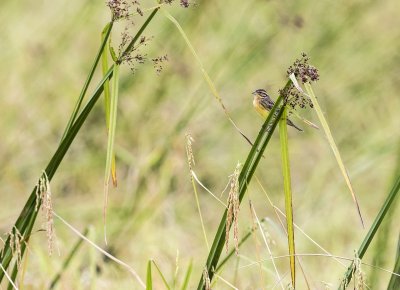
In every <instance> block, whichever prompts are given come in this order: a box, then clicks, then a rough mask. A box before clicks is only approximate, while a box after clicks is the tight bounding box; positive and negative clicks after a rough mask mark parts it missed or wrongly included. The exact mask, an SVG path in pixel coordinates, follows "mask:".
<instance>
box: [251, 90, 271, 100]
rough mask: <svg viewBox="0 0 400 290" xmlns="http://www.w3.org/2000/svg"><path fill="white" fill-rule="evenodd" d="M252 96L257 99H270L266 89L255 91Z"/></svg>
mask: <svg viewBox="0 0 400 290" xmlns="http://www.w3.org/2000/svg"><path fill="white" fill-rule="evenodd" d="M251 94H252V95H253V96H255V97H257V96H259V97H262V98H267V97H269V95H268V93H267V91H266V90H264V89H258V90H255V91H254V92H252V93H251Z"/></svg>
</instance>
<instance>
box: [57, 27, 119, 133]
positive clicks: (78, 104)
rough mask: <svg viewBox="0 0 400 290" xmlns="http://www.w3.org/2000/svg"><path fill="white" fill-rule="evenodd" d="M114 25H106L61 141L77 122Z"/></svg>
mask: <svg viewBox="0 0 400 290" xmlns="http://www.w3.org/2000/svg"><path fill="white" fill-rule="evenodd" d="M113 24H114V22H109V23H107V24H106V26H105V27H104V29H103V32H102V41H101V45H100V48H99V51H98V52H97V55H96V57H95V59H94V62H93V64H92V67H91V69H90V72H89V75H88V76H87V79H86V81H85V84H84V85H83V87H82V90H81V93H80V95H79V97H78V100H77V102H76V104H75V107H74V110H73V112H72V114H71V117H70V119H69V121H68V124H67V127H66V128H65V130H64V133H63V136H62V138H61V140H63V139H64V138H65V135H66V134H67V132H68V130H69V129H70V128H71V126H72V124H73V123H74V122H75V119H76V116H77V115H78V112H79V109H80V108H81V105H82V102H83V99H84V97H85V94H86V92H87V89H88V87H89V84H90V82H91V81H92V78H93V75H94V72H95V70H96V67H97V64H98V63H99V60H100V57H101V55H102V53H103V51H104V48H105V46H106V44H107V43H108V39H109V37H110V34H111V29H112V27H113ZM103 76H104V73H103Z"/></svg>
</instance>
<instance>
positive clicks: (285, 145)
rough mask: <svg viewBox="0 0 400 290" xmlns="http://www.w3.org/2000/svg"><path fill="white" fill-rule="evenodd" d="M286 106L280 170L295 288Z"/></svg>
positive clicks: (282, 131)
mask: <svg viewBox="0 0 400 290" xmlns="http://www.w3.org/2000/svg"><path fill="white" fill-rule="evenodd" d="M286 118H287V108H286V106H285V107H284V108H283V113H282V117H281V119H280V121H279V136H280V141H281V154H282V171H283V185H284V191H285V212H286V224H287V235H288V245H289V255H290V257H289V260H290V274H291V276H292V286H293V289H295V288H296V271H295V270H296V267H295V261H296V259H295V258H296V257H295V247H294V227H293V206H292V189H291V178H290V162H289V144H288V134H287V123H286V122H287V120H286Z"/></svg>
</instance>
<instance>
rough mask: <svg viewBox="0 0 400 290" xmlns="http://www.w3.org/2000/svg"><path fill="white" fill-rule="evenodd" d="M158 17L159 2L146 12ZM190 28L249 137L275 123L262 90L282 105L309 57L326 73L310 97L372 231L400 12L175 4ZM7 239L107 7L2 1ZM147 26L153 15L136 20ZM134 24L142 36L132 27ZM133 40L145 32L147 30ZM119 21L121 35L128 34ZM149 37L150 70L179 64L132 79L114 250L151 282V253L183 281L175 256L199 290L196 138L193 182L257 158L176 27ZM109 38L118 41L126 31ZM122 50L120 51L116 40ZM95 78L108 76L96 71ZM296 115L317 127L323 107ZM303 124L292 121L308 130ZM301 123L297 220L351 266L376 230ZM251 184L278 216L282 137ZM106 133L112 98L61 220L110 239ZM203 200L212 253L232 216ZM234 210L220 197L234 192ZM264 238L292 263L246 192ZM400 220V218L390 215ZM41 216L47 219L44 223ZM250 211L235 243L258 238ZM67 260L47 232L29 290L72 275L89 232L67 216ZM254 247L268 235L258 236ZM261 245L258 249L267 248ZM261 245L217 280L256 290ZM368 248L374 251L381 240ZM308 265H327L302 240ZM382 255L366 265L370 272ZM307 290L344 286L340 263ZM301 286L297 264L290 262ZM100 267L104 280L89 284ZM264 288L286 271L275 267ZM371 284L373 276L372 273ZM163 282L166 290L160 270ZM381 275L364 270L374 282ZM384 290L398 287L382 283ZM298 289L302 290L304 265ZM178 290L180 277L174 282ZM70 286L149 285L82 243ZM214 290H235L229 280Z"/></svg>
mask: <svg viewBox="0 0 400 290" xmlns="http://www.w3.org/2000/svg"><path fill="white" fill-rule="evenodd" d="M141 2H142V7H143V8H145V7H151V6H153V5H154V2H153V1H141ZM167 9H168V10H169V11H170V13H171V14H172V15H174V17H176V18H177V20H178V21H179V23H180V24H181V25H182V27H183V29H184V30H185V32H186V33H187V35H188V37H189V39H190V40H191V42H192V44H193V46H194V48H195V49H196V50H197V53H198V55H199V57H200V59H201V60H202V62H203V65H204V67H205V69H206V70H207V71H208V72H209V74H210V76H211V78H212V80H213V81H214V82H215V84H216V86H217V89H218V91H219V93H220V94H221V96H222V98H223V101H224V103H225V105H226V107H227V108H228V110H229V112H230V114H231V116H232V118H233V119H234V120H235V122H236V123H237V124H238V126H239V127H240V128H241V129H242V130H243V131H244V132H245V133H246V135H247V136H249V137H250V138H251V139H254V138H255V136H256V135H257V133H258V131H259V129H260V126H261V124H262V120H261V119H259V117H258V116H257V115H256V113H255V112H254V110H253V108H252V105H251V94H250V93H251V92H252V91H254V90H255V89H257V88H266V89H267V90H268V91H269V92H270V94H271V95H272V96H274V97H275V98H276V95H277V91H278V89H279V88H281V87H282V86H283V85H284V84H285V82H286V81H285V73H286V69H287V67H288V66H289V65H290V64H291V63H292V62H293V61H294V60H295V59H296V58H298V57H299V56H300V53H301V52H303V51H304V52H307V53H308V54H309V56H310V57H311V63H312V64H313V65H315V66H317V67H318V68H319V69H320V75H321V78H320V81H319V82H318V84H317V85H315V86H314V90H315V93H316V94H317V97H318V100H319V102H320V103H321V105H322V107H323V109H324V111H325V114H326V117H327V119H328V122H329V125H330V126H331V130H332V133H333V135H334V137H335V140H336V142H337V144H338V147H339V149H340V152H341V154H342V157H343V159H344V162H345V165H346V166H347V169H348V172H349V175H350V177H351V179H352V182H353V186H354V188H355V190H356V193H357V194H358V198H359V202H360V205H361V210H362V213H363V215H364V219H365V222H366V227H367V229H368V228H369V226H370V225H371V223H372V222H373V219H374V217H375V216H376V214H377V212H378V210H379V208H380V206H381V205H382V203H383V200H384V199H385V197H386V195H387V193H388V192H389V189H390V186H391V182H392V181H393V177H394V175H395V168H396V166H397V164H398V162H399V158H398V156H399V148H400V144H399V127H400V117H399V112H398V111H399V108H400V98H399V97H398V92H399V89H400V68H399V67H400V66H399V64H400V42H399V39H400V30H399V29H398V27H400V20H399V17H398V11H399V9H400V5H399V4H398V1H393V0H392V1H336V2H328V1H296V2H294V1H293V2H292V1H205V0H204V1H201V0H198V1H197V3H196V5H195V6H194V7H192V8H190V9H182V8H179V7H178V6H177V5H176V4H175V5H174V6H171V7H168V8H167ZM0 18H1V19H2V20H3V21H2V26H1V27H0V50H1V52H2V53H1V54H0V62H1V64H2V65H1V67H0V75H1V80H2V85H3V89H2V93H1V96H2V97H1V98H0V102H1V103H0V114H1V122H0V133H1V135H2V142H0V161H1V164H2V168H1V174H0V181H1V182H0V192H1V203H0V230H1V233H6V232H8V231H9V230H10V228H11V226H12V224H13V223H14V221H15V219H16V217H17V216H18V214H19V212H20V210H21V209H22V207H23V205H24V202H25V200H26V198H27V197H28V194H29V193H30V191H31V189H32V187H33V185H34V184H36V180H37V178H38V176H39V175H40V173H41V171H42V170H43V168H44V167H45V165H46V163H47V162H48V160H49V159H50V157H51V155H52V154H53V152H54V150H55V148H56V147H57V146H58V143H59V140H60V138H61V135H62V133H63V130H64V128H65V126H66V124H67V121H68V118H69V115H70V114H71V112H72V109H73V105H74V102H75V100H76V98H77V97H78V95H79V91H80V88H81V86H82V85H83V83H84V80H85V77H86V75H87V73H88V71H89V68H90V65H91V62H92V61H93V58H94V56H95V53H96V51H97V48H98V45H99V41H100V33H101V30H102V28H103V26H104V25H105V23H106V22H107V21H108V20H109V11H108V9H107V8H106V7H105V5H103V1H66V0H60V1H40V2H37V1H24V3H22V2H19V1H2V2H1V3H0ZM137 21H138V23H140V21H141V19H138V20H137ZM135 27H138V25H137V26H135ZM135 27H134V28H132V31H134V30H133V29H135ZM122 28H123V27H120V28H119V29H120V30H122ZM145 34H146V35H147V36H154V39H153V40H152V41H151V43H150V44H149V45H148V46H147V47H146V48H145V50H144V51H143V52H144V53H146V54H147V55H148V57H149V58H152V57H156V56H159V55H163V54H167V55H168V58H169V62H168V63H167V64H166V65H165V66H164V70H163V72H162V73H161V74H160V75H157V73H156V72H155V70H154V68H153V66H152V64H151V63H150V62H149V63H147V64H144V65H141V66H138V67H137V71H136V72H135V74H134V75H132V74H131V73H130V71H129V68H128V67H124V68H123V70H122V73H121V74H122V80H121V95H120V103H119V115H118V125H117V139H116V146H117V151H116V154H117V166H118V168H117V170H118V171H117V174H118V182H119V183H118V188H117V189H113V190H112V191H111V193H110V197H109V203H110V208H109V214H108V231H109V232H108V236H109V238H108V239H109V243H110V248H109V250H111V252H112V253H113V254H115V255H116V256H117V257H119V258H120V259H122V260H124V261H125V262H127V263H128V264H129V265H131V266H132V267H133V268H134V269H136V270H137V271H138V273H139V274H140V275H141V277H143V278H144V277H145V273H146V263H147V261H148V260H149V259H154V260H155V261H156V262H157V263H158V265H159V266H160V268H161V269H162V271H163V273H164V274H165V276H166V277H167V278H168V279H170V280H172V279H173V277H174V273H175V270H176V269H175V265H176V256H177V252H179V275H178V281H179V279H182V277H183V273H184V271H185V270H186V267H187V265H188V264H189V261H190V260H193V263H194V270H193V275H192V279H191V283H190V287H189V288H190V289H192V288H194V287H195V285H197V282H198V279H199V278H200V273H201V271H202V268H203V266H204V263H205V261H206V257H207V253H208V251H207V248H206V245H205V243H204V239H203V235H202V232H201V225H200V222H199V218H198V213H197V209H196V203H195V199H194V193H193V189H192V186H191V183H190V176H189V170H188V166H187V161H186V152H185V133H187V132H191V134H192V136H193V138H194V139H195V143H194V147H193V150H194V155H195V159H196V167H195V172H196V174H197V176H199V178H200V179H201V180H202V182H203V183H204V184H205V185H206V186H207V187H208V188H210V189H211V190H212V191H213V192H215V193H216V194H218V195H219V194H220V193H221V191H222V190H223V188H224V187H225V185H226V183H227V182H228V176H229V175H230V174H232V172H233V171H234V168H235V166H236V164H237V162H238V161H240V162H244V161H245V157H246V155H247V153H248V151H249V150H250V146H249V145H248V144H247V143H246V141H244V139H243V138H242V137H241V136H240V135H239V134H238V133H237V132H236V131H235V130H234V128H233V127H232V126H231V124H230V123H229V122H228V120H227V119H226V117H225V115H224V114H223V111H222V110H221V108H220V106H219V105H218V103H217V101H216V100H215V99H214V97H213V96H212V94H211V92H210V90H209V88H208V86H207V84H206V82H205V81H204V78H203V76H202V74H201V71H200V69H199V66H198V65H197V64H196V62H195V59H194V58H193V56H192V55H191V53H190V51H189V49H188V47H187V46H186V44H185V42H184V41H183V39H182V37H181V36H180V34H179V32H178V31H177V29H176V28H175V27H174V26H173V24H172V23H171V22H170V21H169V20H168V19H167V18H165V16H163V14H162V13H160V14H158V15H157V16H156V19H155V20H154V21H153V22H152V23H151V25H150V26H149V29H148V30H147V31H146V32H145ZM114 38H115V40H114V43H115V42H116V41H117V39H118V35H117V34H115V35H114ZM114 45H115V46H116V45H117V44H116V43H115V44H114ZM96 77H97V78H99V77H100V75H97V76H96ZM301 115H303V116H305V117H307V118H309V119H310V120H312V121H313V122H317V118H316V115H315V114H314V112H309V111H304V112H301ZM299 122H300V121H298V120H297V123H299ZM302 127H304V128H305V132H304V133H298V132H297V131H295V130H292V129H291V128H289V135H290V144H289V146H290V155H291V156H290V157H291V163H292V178H293V181H292V182H293V184H292V186H293V193H294V201H293V206H294V210H295V222H296V223H297V224H298V225H299V226H300V227H301V228H302V229H303V230H304V231H305V232H307V233H308V234H309V235H310V236H312V237H313V238H314V239H315V241H316V242H318V243H319V244H320V245H322V246H323V247H325V248H326V249H327V250H328V251H329V252H330V253H332V254H334V255H338V256H345V257H348V258H352V257H353V253H354V250H355V249H357V248H358V247H359V245H360V243H361V241H362V238H363V237H364V235H365V234H366V230H363V229H362V228H361V226H360V223H359V220H358V217H357V214H356V210H355V207H354V204H353V202H352V200H351V196H350V194H349V192H348V189H347V187H346V185H345V183H344V181H343V178H342V176H341V174H340V171H339V168H338V166H337V164H336V161H335V158H334V157H333V154H332V152H331V149H330V147H329V146H328V143H327V141H326V139H325V137H324V135H323V132H322V131H321V130H320V131H316V130H314V129H311V128H307V127H305V125H302ZM271 142H272V144H271V146H270V147H269V148H268V151H267V153H266V158H265V159H264V160H262V161H261V165H260V166H259V168H258V171H257V172H256V175H257V177H258V178H259V179H260V180H261V181H262V183H263V186H264V187H265V188H266V190H267V191H268V193H269V194H270V196H271V197H272V198H273V201H274V203H275V204H276V205H278V206H279V207H281V208H283V207H284V201H283V200H284V199H283V190H282V174H281V166H280V162H281V157H280V148H279V140H278V136H277V134H276V135H275V137H274V138H273V140H271ZM106 146H107V136H106V130H105V120H104V112H103V106H102V101H101V102H99V104H98V105H97V107H96V108H95V110H94V111H93V112H92V115H91V116H90V117H89V119H88V122H87V123H86V125H84V127H83V130H82V132H80V133H79V134H78V136H77V139H76V140H75V142H74V144H73V146H72V148H71V150H70V152H69V153H68V154H67V156H66V158H65V160H64V162H63V163H62V165H61V167H60V169H59V170H58V172H57V174H56V176H55V178H54V179H53V182H52V193H53V198H54V200H53V202H54V209H55V211H56V212H57V213H59V214H60V215H61V216H63V217H64V218H65V219H67V220H68V221H69V222H70V223H71V224H73V225H74V226H75V227H77V228H78V229H81V230H82V231H83V229H84V228H85V227H86V226H89V225H90V228H91V237H92V239H93V240H94V241H95V242H96V243H98V244H99V245H101V246H104V242H103V225H102V222H103V220H102V207H103V193H102V191H103V178H104V165H105V156H106ZM397 174H398V172H397ZM200 192H201V195H200V203H201V208H202V211H203V216H204V218H205V222H206V230H207V235H208V240H209V242H211V241H212V239H213V237H214V233H215V231H216V227H217V225H218V223H219V220H220V218H221V215H222V213H223V208H222V207H221V205H220V204H219V203H218V202H216V201H215V200H214V199H213V198H212V197H211V196H210V195H208V194H207V193H206V192H205V191H200ZM223 198H225V197H223ZM247 199H251V201H252V203H253V204H254V205H255V209H256V211H257V215H258V216H259V217H268V218H269V219H270V223H267V224H266V231H267V232H268V233H269V237H270V239H271V241H273V244H272V251H273V253H274V255H277V256H278V255H284V254H286V253H287V249H286V248H287V241H286V237H285V235H284V233H283V232H282V230H281V228H280V227H279V224H278V222H277V219H276V217H275V215H274V213H273V211H272V209H271V208H270V206H269V205H268V203H267V201H266V198H265V195H264V193H263V192H262V190H261V189H260V187H259V186H258V185H257V183H256V182H253V183H252V184H251V185H250V189H249V192H248V195H247ZM392 210H393V211H394V217H393V220H394V221H396V220H399V218H400V214H399V206H396V208H393V209H392ZM42 222H43V220H42V219H39V220H38V222H37V229H39V227H40V225H41V223H42ZM251 223H252V222H251V216H250V211H249V207H248V202H247V200H244V202H243V204H242V208H241V213H240V227H241V231H240V233H241V234H243V233H245V232H246V231H247V229H248V228H249V227H250V226H251ZM389 228H390V235H389V237H388V238H387V242H388V245H387V254H385V256H384V257H383V262H382V264H380V266H381V267H384V268H387V269H391V268H392V266H393V263H394V255H395V245H396V242H397V238H398V234H399V224H398V223H396V222H393V223H392V224H391V225H390V227H389ZM56 233H57V236H58V246H59V248H60V251H61V256H60V257H59V256H58V255H53V256H52V257H48V255H47V245H46V236H45V234H44V233H42V232H35V234H34V235H33V239H32V240H31V244H30V253H29V264H28V268H27V273H26V277H25V285H26V286H25V288H24V289H44V288H45V286H46V285H47V283H49V280H50V278H51V277H53V276H54V275H55V273H56V272H57V270H58V269H59V268H60V267H61V264H62V262H63V260H64V259H65V256H66V255H67V253H68V251H69V249H70V248H71V246H72V244H73V243H75V241H76V240H77V237H76V236H75V235H74V234H73V233H71V232H70V231H69V230H68V229H67V228H66V227H65V226H64V225H63V224H61V223H60V222H59V221H58V220H56ZM257 235H258V234H257ZM257 240H261V237H260V236H258V237H257ZM255 243H257V241H256V240H255V239H253V238H252V239H250V240H249V241H248V242H247V243H246V244H245V246H244V247H243V248H241V250H240V257H239V258H238V262H236V261H235V260H236V259H233V260H232V261H231V262H230V263H229V264H228V266H227V267H226V269H225V270H224V271H223V272H222V274H221V275H222V277H224V278H225V279H227V280H228V281H230V282H231V283H233V284H234V285H235V286H236V287H238V288H239V289H261V282H260V274H259V271H258V266H249V267H243V268H239V270H238V273H237V275H235V273H234V272H235V271H234V269H235V267H236V266H235V265H236V263H239V267H241V266H244V265H246V264H249V263H251V261H255V260H257V259H258V255H260V256H261V257H263V258H266V257H267V256H268V252H267V251H266V249H265V247H263V246H261V250H260V252H259V253H256V251H255V250H254V249H255ZM372 246H375V244H374V243H373V244H372ZM296 248H297V252H298V253H319V252H320V251H319V250H318V249H317V248H316V247H315V246H314V245H312V243H311V242H310V241H308V240H307V239H306V238H305V237H304V236H302V235H301V234H300V233H299V232H296ZM373 255H374V251H371V252H369V253H368V254H367V255H366V257H365V259H364V261H365V262H367V263H371V261H372V257H373ZM302 263H303V266H304V271H305V273H306V275H307V278H308V279H309V281H310V282H311V287H312V289H324V283H325V282H326V283H329V285H332V286H331V287H332V288H331V289H336V287H337V285H338V283H339V281H340V278H341V277H342V274H343V273H344V271H345V269H344V268H343V267H342V266H341V265H339V264H338V263H337V262H335V261H334V260H332V259H330V258H323V257H304V258H302ZM277 264H278V266H279V269H280V272H281V274H282V275H285V274H286V276H285V279H284V282H285V284H287V283H289V281H290V280H289V279H290V275H289V274H288V273H289V272H288V271H289V268H288V262H287V260H285V259H282V260H280V261H278V262H277ZM93 265H97V273H96V272H95V273H94V274H93V271H91V270H90V269H93V267H94V266H93ZM263 265H264V267H265V268H266V269H267V271H266V272H265V273H264V286H265V285H267V286H266V288H267V289H271V288H272V287H273V285H274V284H275V282H274V276H273V275H274V272H273V268H272V265H271V263H270V262H269V261H265V262H264V263H263ZM363 270H364V271H365V272H366V274H367V275H369V274H370V273H371V268H369V267H367V266H364V268H363ZM155 276H156V277H157V278H156V281H155V283H156V285H157V286H156V287H155V289H162V286H161V285H162V284H161V279H159V277H158V276H157V275H156V274H155ZM367 277H368V276H367ZM378 277H379V281H378V282H379V286H378V288H376V289H384V288H385V287H386V285H387V281H388V279H389V277H390V275H389V274H387V273H384V272H381V271H380V272H379V273H378ZM298 283H299V288H298V289H306V288H305V284H304V279H303V278H302V276H301V274H300V271H298ZM178 285H179V283H178ZM59 286H60V287H59V288H58V289H88V288H89V286H90V287H92V288H91V289H110V288H111V289H138V288H139V286H138V284H137V283H136V281H134V280H133V279H132V278H131V277H130V276H129V274H128V273H127V272H126V271H125V270H123V269H121V268H120V267H119V266H117V265H115V264H113V263H112V262H109V261H104V260H103V259H102V257H101V255H100V254H99V253H97V252H95V251H93V250H92V249H91V248H89V246H88V245H86V244H84V245H83V247H82V249H81V250H80V251H79V253H78V257H75V258H74V260H73V262H72V264H71V266H70V267H69V268H68V270H67V271H66V272H65V273H64V276H63V278H62V280H61V281H60V285H59ZM215 288H216V289H225V288H226V289H230V288H229V287H228V286H226V285H225V284H223V283H222V282H218V284H217V286H216V287H215Z"/></svg>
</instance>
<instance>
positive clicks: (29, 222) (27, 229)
mask: <svg viewBox="0 0 400 290" xmlns="http://www.w3.org/2000/svg"><path fill="white" fill-rule="evenodd" d="M112 74H113V68H112V67H111V68H110V69H109V70H108V73H107V74H106V76H105V77H104V78H103V79H102V80H101V81H100V83H99V84H98V86H97V88H96V89H95V92H94V93H93V95H92V96H91V98H90V100H89V102H88V103H87V105H86V106H85V108H84V109H83V110H82V112H81V113H80V115H79V117H78V118H77V119H76V121H75V122H74V124H73V125H72V127H71V129H70V130H69V131H68V132H67V135H66V136H65V138H64V139H63V140H62V141H61V144H60V145H59V147H58V148H57V150H56V152H55V153H54V155H53V157H52V158H51V160H50V162H49V164H48V165H47V167H46V169H45V172H46V174H47V177H48V179H49V181H51V179H52V178H53V176H54V174H55V172H56V171H57V169H58V167H59V165H60V163H61V161H62V160H63V158H64V156H65V154H66V153H67V151H68V149H69V147H70V146H71V144H72V141H73V140H74V139H75V137H76V135H77V134H78V132H79V130H80V128H81V127H82V125H83V123H84V122H85V120H86V118H87V116H88V115H89V113H90V111H91V110H92V109H93V107H94V105H95V104H96V102H97V100H98V99H99V97H100V95H101V94H102V93H103V85H104V82H105V80H106V79H109V78H110V77H111V76H112ZM35 207H36V186H35V187H34V188H33V190H32V192H31V195H30V196H29V198H28V200H27V202H26V203H25V206H24V208H23V209H22V211H21V213H20V215H19V217H18V218H17V221H16V222H15V225H14V227H15V228H17V229H18V231H19V232H20V233H21V234H22V236H23V237H24V239H25V240H26V241H27V240H28V239H29V237H30V234H31V232H32V228H33V225H34V222H35V220H36V217H37V214H38V211H36V210H35ZM25 248H26V244H25V243H22V245H21V253H22V256H23V255H24V252H25ZM11 259H12V251H11V247H10V238H9V237H8V238H7V240H6V243H5V245H4V247H3V249H2V255H1V257H0V263H1V264H2V265H3V267H4V268H5V269H7V268H8V266H9V264H10V262H11ZM3 277H4V273H3V272H0V282H1V280H2V279H3Z"/></svg>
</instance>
